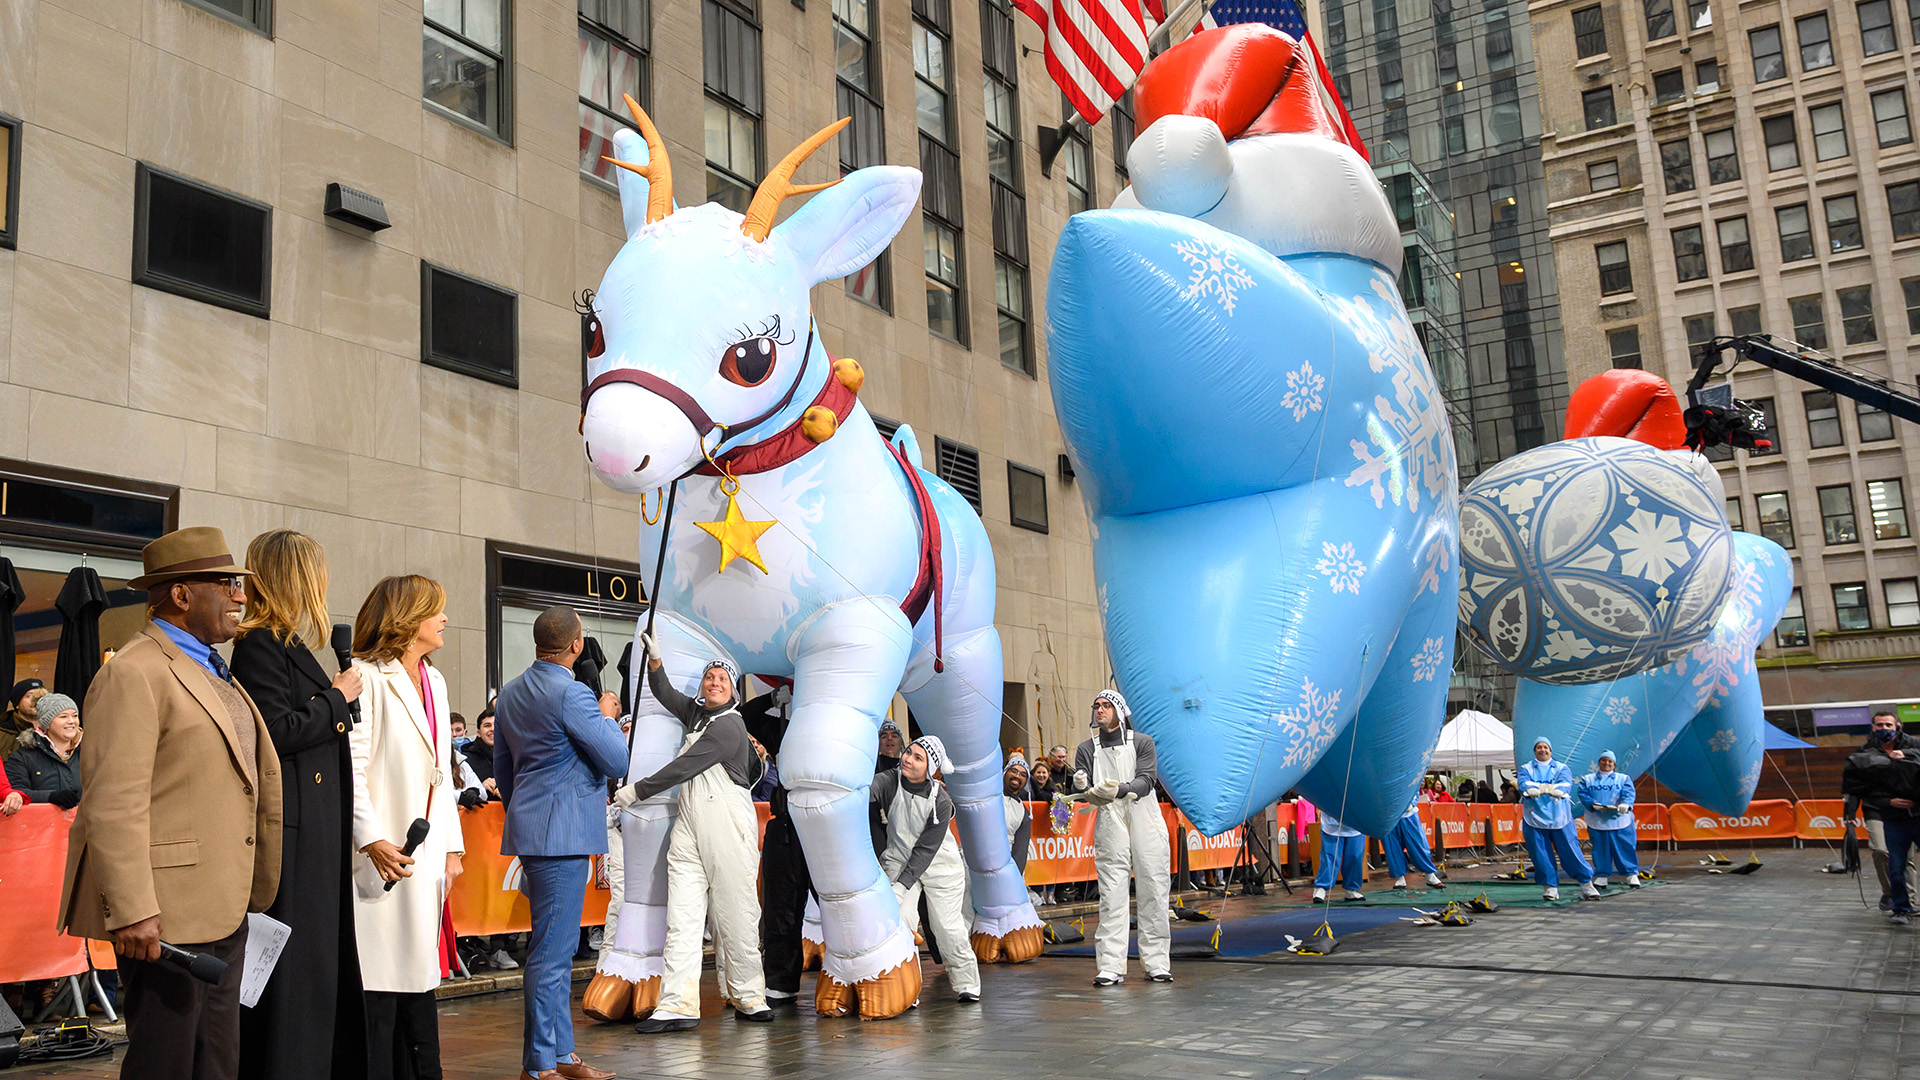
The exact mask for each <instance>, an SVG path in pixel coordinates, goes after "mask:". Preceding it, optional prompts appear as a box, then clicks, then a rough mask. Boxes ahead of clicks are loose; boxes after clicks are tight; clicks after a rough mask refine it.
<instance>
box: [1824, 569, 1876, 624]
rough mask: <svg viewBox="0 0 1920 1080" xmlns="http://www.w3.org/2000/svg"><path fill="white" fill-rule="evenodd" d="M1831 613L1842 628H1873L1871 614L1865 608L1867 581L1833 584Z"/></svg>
mask: <svg viewBox="0 0 1920 1080" xmlns="http://www.w3.org/2000/svg"><path fill="white" fill-rule="evenodd" d="M1833 614H1834V617H1835V622H1836V623H1837V624H1838V625H1839V627H1840V629H1842V630H1871V629H1873V614H1872V613H1871V612H1869V611H1868V610H1867V583H1866V582H1864V581H1850V582H1846V583H1844V584H1840V585H1835V586H1834V587H1833Z"/></svg>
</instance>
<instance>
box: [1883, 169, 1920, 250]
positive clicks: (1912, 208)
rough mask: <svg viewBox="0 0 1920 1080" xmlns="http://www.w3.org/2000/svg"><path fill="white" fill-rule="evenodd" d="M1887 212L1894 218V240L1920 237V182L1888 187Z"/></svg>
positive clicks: (1910, 181)
mask: <svg viewBox="0 0 1920 1080" xmlns="http://www.w3.org/2000/svg"><path fill="white" fill-rule="evenodd" d="M1887 212H1888V213H1889V214H1890V215H1892V217H1893V238H1894V239H1895V240H1911V239H1913V238H1914V237H1916V236H1920V180H1909V181H1907V182H1906V183H1904V184H1888V185H1887Z"/></svg>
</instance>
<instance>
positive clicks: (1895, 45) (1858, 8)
mask: <svg viewBox="0 0 1920 1080" xmlns="http://www.w3.org/2000/svg"><path fill="white" fill-rule="evenodd" d="M1876 5H1877V6H1879V7H1880V8H1881V9H1882V10H1884V11H1885V12H1886V14H1887V21H1886V22H1885V23H1884V24H1880V23H1876V24H1875V25H1873V26H1868V25H1867V9H1868V8H1870V7H1874V6H1876ZM1853 12H1854V22H1855V23H1856V24H1857V25H1858V26H1859V27H1860V53H1861V55H1863V56H1881V55H1883V54H1886V53H1890V52H1899V51H1900V32H1899V31H1898V30H1895V29H1894V28H1893V0H1859V2H1858V3H1856V4H1854V5H1853ZM1875 30H1885V31H1886V41H1885V47H1884V48H1875V47H1874V46H1872V45H1870V44H1869V42H1870V41H1871V35H1872V33H1873V31H1875Z"/></svg>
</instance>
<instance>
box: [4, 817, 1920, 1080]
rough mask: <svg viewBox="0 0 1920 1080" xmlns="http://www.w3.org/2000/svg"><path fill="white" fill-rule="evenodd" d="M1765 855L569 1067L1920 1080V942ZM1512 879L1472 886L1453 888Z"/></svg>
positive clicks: (491, 1046) (467, 1049)
mask: <svg viewBox="0 0 1920 1080" xmlns="http://www.w3.org/2000/svg"><path fill="white" fill-rule="evenodd" d="M1729 854H1734V853H1729ZM1761 857H1762V859H1763V860H1764V861H1765V864H1766V865H1765V867H1764V868H1763V869H1762V870H1760V871H1759V872H1758V873H1756V874H1753V875H1751V876H1733V875H1726V874H1716V875H1709V874H1707V873H1706V872H1705V871H1704V870H1703V869H1702V868H1700V867H1698V866H1696V865H1694V863H1695V861H1696V860H1697V859H1698V858H1699V854H1698V853H1691V852H1682V853H1677V854H1676V853H1663V854H1662V856H1661V858H1662V860H1663V861H1664V862H1666V863H1667V864H1668V866H1667V868H1664V869H1663V870H1662V871H1661V877H1662V878H1663V880H1665V881H1667V882H1668V883H1669V884H1668V885H1666V886H1665V887H1662V888H1649V889H1644V890H1642V891H1641V892H1640V893H1637V894H1632V895H1623V896H1617V897H1609V898H1607V899H1605V900H1602V901H1600V902H1597V903H1579V904H1572V905H1570V906H1567V907H1563V908H1558V909H1546V908H1530V907H1510V908H1507V909H1505V910H1502V911H1500V912H1498V913H1496V914H1493V915H1487V916H1482V917H1480V918H1479V920H1478V921H1477V922H1476V923H1475V924H1474V925H1473V926H1470V927H1464V928H1440V927H1422V926H1413V925H1411V924H1408V923H1403V922H1398V921H1395V922H1391V923H1386V924H1384V925H1380V926H1377V927H1375V928H1373V929H1369V930H1365V931H1359V932H1354V933H1351V934H1349V935H1347V936H1346V937H1344V938H1343V940H1342V944H1341V947H1340V948H1339V949H1338V950H1337V951H1336V952H1335V953H1334V954H1333V955H1332V956H1330V957H1325V958H1316V959H1304V958H1299V957H1294V956H1290V955H1288V954H1286V953H1284V952H1281V953H1278V954H1271V953H1269V954H1265V955H1254V956H1244V957H1236V958H1233V959H1212V960H1201V959H1190V960H1181V959H1179V958H1177V957H1176V961H1175V972H1176V975H1177V977H1178V978H1177V981H1176V982H1174V983H1172V984H1171V985H1156V984H1152V983H1148V982H1146V981H1145V979H1144V978H1142V975H1141V972H1140V970H1139V967H1138V965H1137V964H1136V965H1135V966H1134V967H1133V969H1132V971H1131V972H1130V973H1129V977H1128V979H1127V982H1126V984H1125V985H1123V986H1120V987H1115V988H1111V989H1105V990H1096V989H1095V988H1094V987H1093V986H1092V985H1090V980H1091V978H1092V975H1093V964H1092V961H1091V960H1090V959H1087V958H1082V957H1072V958H1053V957H1047V958H1042V959H1041V960H1038V961H1036V962H1034V963H1031V964H1025V965H1021V966H1018V967H999V966H993V967H987V968H985V969H984V971H983V975H984V979H985V984H986V986H985V995H986V1000H985V1001H984V1002H982V1003H980V1004H978V1005H960V1004H958V1003H956V1002H954V1001H953V1000H952V996H951V994H950V993H949V992H948V989H947V986H946V982H945V980H944V978H941V977H939V976H937V975H936V976H935V977H933V978H932V979H931V980H930V985H929V986H928V988H927V991H926V993H925V995H924V996H923V998H922V1003H921V1005H920V1007H919V1008H917V1009H915V1010H913V1011H911V1012H909V1013H908V1014H907V1015H906V1016H903V1017H901V1018H899V1019H896V1020H891V1021H886V1022H880V1023H861V1022H859V1021H857V1020H826V1019H822V1018H820V1017H817V1016H815V1015H813V1013H812V1011H811V1009H810V1008H807V1009H800V1010H792V1009H788V1010H785V1011H784V1012H783V1013H782V1015H781V1018H780V1020H779V1021H778V1022H777V1023H774V1024H770V1025H759V1024H743V1023H739V1022H736V1021H735V1020H733V1019H732V1018H731V1016H730V1015H728V1016H724V1017H723V1016H719V1015H717V1014H718V1013H719V1012H720V1008H719V999H718V997H717V995H716V994H715V993H714V991H713V983H712V973H711V971H709V972H708V975H707V990H708V994H707V1003H706V1004H707V1009H708V1012H709V1014H710V1018H709V1019H708V1020H707V1021H706V1022H705V1023H704V1024H703V1025H702V1026H701V1027H700V1028H699V1029H698V1030H696V1031H693V1032H687V1033H683V1034H676V1035H665V1036H650V1037H643V1036H638V1035H635V1034H634V1033H633V1031H632V1029H631V1027H630V1026H629V1025H625V1024H619V1025H594V1024H589V1023H587V1022H586V1021H585V1020H584V1019H582V1020H581V1022H580V1026H579V1029H578V1031H579V1035H578V1039H579V1046H580V1051H581V1053H582V1054H584V1055H586V1056H587V1058H588V1059H589V1060H590V1061H592V1062H593V1063H595V1064H597V1065H600V1066H602V1067H605V1068H612V1069H617V1070H619V1072H620V1075H622V1076H625V1077H688V1078H693V1077H716V1078H717V1077H729V1078H731V1077H760V1076H776V1077H781V1078H783V1080H816V1078H818V1080H827V1078H859V1080H891V1078H896V1077H897V1078H903V1080H905V1078H911V1080H963V1078H964V1080H981V1078H988V1077H1019V1078H1021V1080H1041V1078H1045V1077H1215V1076H1219V1077H1315V1078H1328V1080H1331V1078H1348V1077H1351V1078H1356V1080H1359V1078H1402V1077H1404V1078H1407V1080H1433V1078H1452V1077H1499V1078H1506V1080H1531V1078H1536V1077H1539V1078H1562V1077H1565V1078H1573V1077H1595V1078H1605V1080H1641V1078H1647V1080H1652V1078H1684V1077H1703V1078H1714V1080H1721V1078H1724V1080H1775V1078H1778V1080H1801V1078H1806V1077H1817V1078H1826V1077H1907V1076H1913V1077H1920V980H1916V978H1915V975H1914V959H1915V951H1916V946H1917V945H1920V925H1916V926H1914V927H1911V928H1904V929H1896V928H1894V927H1891V926H1889V925H1888V924H1887V922H1886V919H1885V917H1884V916H1882V915H1880V914H1878V913H1877V912H1873V911H1869V910H1866V909H1865V908H1863V907H1862V904H1861V898H1860V893H1859V891H1858V889H1857V887H1856V885H1855V883H1854V882H1853V881H1852V880H1851V879H1848V878H1845V877H1839V876H1831V875H1826V874H1822V873H1819V872H1818V869H1819V867H1820V866H1821V865H1823V864H1824V863H1826V862H1827V861H1828V860H1829V859H1830V858H1832V855H1831V854H1830V853H1829V852H1827V851H1826V850H1824V849H1812V850H1806V851H1788V850H1784V849H1775V850H1768V851H1763V852H1761ZM1741 861H1744V857H1743V855H1736V857H1735V862H1736V864H1737V863H1739V862H1741ZM1676 864H1678V865H1676ZM1496 869H1504V867H1481V868H1477V869H1471V870H1469V869H1460V870H1456V871H1454V878H1455V879H1456V881H1458V882H1460V883H1461V884H1457V885H1456V886H1455V887H1454V888H1453V889H1450V890H1448V891H1449V892H1450V893H1455V894H1460V893H1465V892H1467V891H1469V890H1468V889H1467V888H1466V887H1465V884H1464V883H1465V881H1466V879H1469V878H1471V877H1473V876H1476V875H1484V874H1486V873H1488V872H1489V871H1490V870H1496ZM1866 881H1867V888H1868V897H1867V899H1868V900H1869V902H1871V901H1873V900H1875V899H1877V895H1876V890H1875V888H1874V886H1873V884H1872V878H1871V872H1869V876H1868V877H1867V879H1866ZM1568 891H1569V893H1571V891H1572V890H1571V889H1570V890H1568ZM1426 900H1427V897H1424V896H1423V897H1417V898H1415V900H1414V902H1416V903H1421V904H1422V905H1423V906H1429V905H1426ZM1304 902H1305V893H1304V892H1301V893H1298V894H1296V895H1295V896H1294V897H1293V898H1288V897H1287V896H1286V895H1285V894H1284V893H1280V894H1278V895H1274V896H1268V897H1265V898H1247V899H1235V900H1232V901H1224V902H1223V901H1218V900H1215V901H1211V902H1207V901H1203V902H1201V903H1200V904H1199V905H1197V906H1199V907H1200V908H1203V909H1206V910H1210V911H1212V912H1214V913H1215V914H1217V915H1219V916H1220V917H1221V918H1222V920H1223V925H1222V931H1221V942H1220V947H1221V949H1222V950H1223V951H1225V952H1229V953H1234V952H1240V951H1244V950H1245V949H1246V948H1255V947H1261V946H1264V945H1266V944H1267V943H1268V942H1267V940H1266V939H1267V937H1270V936H1273V935H1272V926H1273V924H1274V923H1275V921H1276V920H1279V921H1286V915H1287V913H1288V912H1296V913H1297V911H1298V909H1299V908H1300V907H1301V906H1303V905H1304ZM1337 914H1338V911H1337V910H1336V915H1337ZM1351 914H1353V915H1354V916H1355V917H1356V919H1357V918H1358V917H1359V916H1360V915H1361V914H1362V913H1359V912H1353V913H1351ZM1365 914H1366V915H1367V916H1368V921H1378V920H1380V919H1383V918H1388V917H1391V914H1390V913H1387V912H1383V911H1378V910H1373V911H1368V912H1366V913H1365ZM1087 925H1088V927H1089V928H1091V925H1092V920H1091V919H1088V920H1087ZM1186 925H1189V926H1198V925H1199V924H1186ZM1209 932H1210V931H1202V932H1201V935H1202V936H1204V935H1205V934H1206V933H1209ZM1183 936H1185V935H1183ZM1296 936H1297V935H1296ZM1236 943H1238V947H1236ZM812 978H813V977H812V976H811V975H810V976H808V977H807V983H806V985H807V986H808V987H810V986H811V983H812ZM582 986H584V984H576V986H575V989H576V991H578V990H579V989H580V988H581V987H582ZM577 1000H578V998H577V996H576V1001H577ZM520 1005H521V999H520V995H519V993H518V992H511V993H498V994H490V995H484V996H475V997H467V998H460V999H455V1000H450V1001H446V1002H444V1003H442V1006H441V1028H442V1036H443V1039H444V1042H445V1051H446V1052H445V1064H446V1072H447V1076H448V1077H449V1078H450V1080H480V1078H489V1080H490V1078H494V1077H499V1078H511V1077H514V1076H516V1075H517V1073H518V1069H519V1065H518V1060H519V1051H520V1024H521V1011H520ZM1909 1022H1911V1023H1912V1025H1913V1030H1912V1031H1911V1032H1909V1031H1908V1030H1907V1027H1908V1024H1909ZM117 1057H118V1055H117V1054H116V1058H117ZM116 1069H117V1066H114V1065H108V1064H106V1063H105V1062H103V1061H94V1062H88V1063H84V1064H76V1065H72V1066H66V1067H63V1068H60V1069H56V1070H43V1071H41V1072H39V1073H36V1075H61V1076H112V1075H115V1072H116ZM25 1074H28V1070H18V1071H16V1072H13V1073H9V1074H0V1075H25Z"/></svg>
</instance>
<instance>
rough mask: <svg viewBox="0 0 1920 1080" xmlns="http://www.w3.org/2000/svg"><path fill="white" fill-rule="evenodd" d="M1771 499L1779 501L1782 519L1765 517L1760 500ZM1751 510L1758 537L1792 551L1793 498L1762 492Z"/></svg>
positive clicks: (1776, 446)
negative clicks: (1757, 527) (1782, 513)
mask: <svg viewBox="0 0 1920 1080" xmlns="http://www.w3.org/2000/svg"><path fill="white" fill-rule="evenodd" d="M1779 445H1780V444H1779V443H1775V444H1774V446H1775V448H1776V449H1778V447H1779ZM1773 498H1778V499H1779V500H1780V503H1779V505H1780V506H1781V508H1783V509H1784V510H1785V511H1786V515H1785V516H1784V517H1781V518H1774V519H1769V518H1768V517H1767V511H1766V510H1765V509H1764V505H1765V504H1764V503H1763V502H1762V500H1764V499H1773ZM1753 509H1754V515H1753V518H1754V522H1755V523H1756V524H1758V525H1759V526H1760V535H1761V536H1764V537H1766V538H1767V539H1769V540H1771V541H1773V542H1774V543H1776V544H1779V545H1780V546H1781V547H1783V548H1786V549H1787V550H1788V551H1792V550H1793V548H1794V532H1793V496H1791V495H1790V494H1788V493H1787V492H1784V491H1763V492H1760V493H1758V494H1756V495H1755V496H1754V497H1753ZM1783 537H1784V539H1783Z"/></svg>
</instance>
